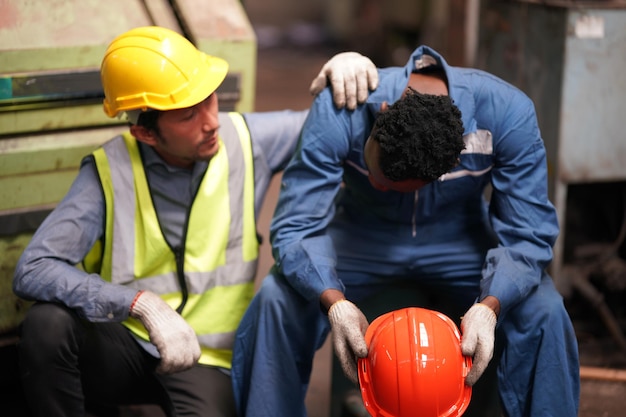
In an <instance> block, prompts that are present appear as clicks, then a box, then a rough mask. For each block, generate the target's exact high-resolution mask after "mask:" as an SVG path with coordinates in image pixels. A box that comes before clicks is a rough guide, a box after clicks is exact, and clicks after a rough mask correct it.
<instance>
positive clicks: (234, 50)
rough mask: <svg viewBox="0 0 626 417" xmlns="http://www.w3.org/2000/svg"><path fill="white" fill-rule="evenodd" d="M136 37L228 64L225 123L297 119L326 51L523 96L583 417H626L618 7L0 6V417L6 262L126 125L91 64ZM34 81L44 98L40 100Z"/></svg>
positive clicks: (625, 225)
mask: <svg viewBox="0 0 626 417" xmlns="http://www.w3.org/2000/svg"><path fill="white" fill-rule="evenodd" d="M44 4H45V7H44ZM146 24H156V25H162V26H166V27H172V28H177V29H178V30H180V31H181V32H184V33H185V34H187V35H188V36H190V37H191V38H193V41H194V43H196V45H197V46H199V48H200V49H203V50H204V51H205V52H208V53H212V54H215V55H219V56H222V57H224V58H225V59H227V60H228V61H229V62H230V64H231V73H230V74H229V77H228V79H227V82H226V83H225V84H224V85H223V86H222V87H220V88H221V91H220V104H221V106H222V109H223V110H227V109H236V110H238V111H251V110H256V111H265V110H279V109H285V108H292V109H303V108H306V107H308V105H309V104H310V102H311V96H310V95H309V93H308V86H309V83H310V81H311V80H312V79H313V77H314V76H315V75H316V74H317V72H318V71H319V69H320V68H321V66H322V65H323V64H324V62H326V60H327V59H328V58H329V57H330V56H332V54H333V53H335V52H338V51H344V50H356V51H358V52H361V53H363V54H366V55H368V56H370V57H371V58H372V59H373V60H374V62H375V63H376V64H377V65H378V66H388V65H404V63H405V61H406V59H407V57H408V53H409V52H410V51H411V50H413V49H414V47H415V46H416V45H418V44H427V45H430V46H432V47H433V48H435V49H436V50H438V51H440V52H441V53H442V54H443V55H444V56H445V57H446V58H447V60H448V62H449V63H451V64H453V65H460V66H475V67H478V68H482V69H485V70H487V71H490V72H492V73H494V74H496V75H498V76H500V77H502V78H503V79H505V80H507V81H509V82H511V83H512V84H514V85H516V86H517V87H519V88H520V89H522V90H523V91H525V92H526V93H527V94H528V95H529V96H530V97H531V98H532V99H533V101H534V102H535V106H536V109H537V113H538V117H539V123H540V127H541V130H542V134H543V137H544V141H545V143H546V148H547V150H548V157H549V161H548V162H549V169H550V179H549V180H550V184H549V187H550V192H551V198H552V201H553V203H554V204H555V207H556V208H557V211H558V213H559V216H560V222H561V236H560V238H559V240H558V242H557V244H556V245H555V248H554V255H555V257H554V261H553V265H552V267H551V273H552V275H553V277H554V279H555V282H556V284H557V287H558V288H559V290H560V291H561V293H562V294H563V296H564V298H565V300H566V305H567V307H568V311H569V312H570V316H571V317H572V320H573V322H574V325H575V329H576V333H577V337H578V340H579V346H580V353H581V367H582V368H581V369H583V370H584V372H583V397H582V399H581V412H580V416H581V417H592V416H618V415H623V414H619V413H620V412H621V413H623V404H624V402H623V398H624V395H626V376H625V375H626V336H625V334H626V303H625V302H624V301H625V300H626V260H625V259H626V244H625V242H624V240H625V238H626V169H625V168H624V166H625V165H626V137H625V133H624V129H623V127H622V125H623V124H622V123H621V122H622V120H621V119H622V118H623V116H622V114H623V112H624V110H623V109H624V108H625V107H626V71H624V66H625V65H626V61H625V59H624V57H626V1H622V0H606V1H601V0H596V1H576V0H569V1H568V0H560V1H559V0H554V1H551V0H543V1H539V0H537V1H533V0H500V1H496V0H492V1H488V0H482V1H480V0H420V1H415V0H386V1H383V0H345V1H336V0H324V1H319V0H299V1H297V2H296V1H289V0H242V1H241V2H239V1H237V0H169V1H168V0H143V1H142V0H108V1H107V2H94V1H83V0H36V1H28V2H23V1H21V0H0V253H1V254H2V255H0V398H1V399H2V400H1V401H0V403H1V404H9V405H8V407H9V408H8V409H7V410H5V411H6V414H5V411H1V410H0V414H2V415H7V416H13V415H15V416H17V415H26V414H24V413H25V411H24V410H23V407H22V405H21V404H19V399H20V395H19V388H18V387H17V381H16V379H15V356H14V353H15V343H16V341H17V332H16V328H17V325H18V324H19V321H20V320H21V318H22V317H23V313H24V311H25V310H26V309H27V308H28V303H27V302H25V301H24V300H19V299H17V298H16V297H15V296H14V295H13V294H12V292H11V289H10V281H11V278H12V272H13V268H14V266H15V262H16V260H17V258H18V257H19V254H20V253H21V250H22V249H23V248H24V246H25V245H26V244H27V242H28V239H29V236H30V235H31V234H32V232H33V231H34V229H35V228H36V226H37V225H38V224H39V223H40V221H41V220H42V219H43V217H44V216H45V215H46V214H47V213H49V211H50V210H51V208H52V207H54V205H55V203H56V202H58V201H59V199H60V198H61V197H62V196H63V195H64V193H65V192H66V191H67V188H68V187H69V184H70V183H71V180H72V179H73V177H74V175H75V173H76V169H77V167H78V163H79V162H80V159H81V157H82V156H83V155H84V154H86V153H88V152H89V151H90V149H92V148H93V147H95V146H97V145H99V144H100V143H101V142H102V141H104V140H106V139H108V138H110V137H112V136H113V134H112V133H114V132H118V131H119V130H120V129H123V128H124V126H123V125H122V124H120V121H117V120H114V121H110V120H108V119H106V118H105V116H104V115H103V114H102V111H101V107H100V100H101V91H100V90H99V86H98V83H99V78H98V74H97V67H98V66H99V61H100V57H101V55H102V52H103V50H104V48H105V47H106V44H107V43H108V42H109V41H110V40H111V39H112V38H113V37H114V36H115V35H116V34H118V33H121V32H123V31H125V30H127V29H129V28H131V27H134V26H140V25H146ZM32 80H38V85H43V86H45V88H44V89H43V90H39V91H34V90H32V85H33V83H32V82H31V81H32ZM7 83H13V86H12V91H13V93H12V94H13V95H12V96H11V97H9V96H8V95H7V93H6V91H7ZM29 89H30V90H29ZM16 92H19V93H21V94H22V95H21V96H18V94H16ZM277 181H278V179H275V180H274V182H273V187H272V192H271V193H270V195H269V197H268V200H267V201H266V204H265V207H264V210H263V213H262V217H261V223H260V226H259V228H260V232H261V234H262V235H263V236H264V237H265V242H264V244H263V246H262V261H261V264H260V268H259V273H258V275H257V277H258V280H261V279H262V277H263V276H264V274H265V273H266V271H267V270H268V268H269V266H270V264H271V262H272V259H271V254H270V251H269V247H268V243H267V228H268V225H269V220H270V218H271V215H272V210H273V207H274V203H275V198H276V194H277ZM331 357H332V353H331V350H330V348H329V344H328V343H326V345H325V346H324V347H323V348H322V349H321V350H320V352H319V354H318V357H317V358H316V363H315V369H314V374H313V380H312V382H311V388H310V392H309V397H308V398H307V405H308V407H309V415H310V416H311V417H327V416H329V415H330V414H329V410H330V408H331V406H330V401H331V400H330V396H331V392H330V391H331V386H330V378H331V370H330V367H331V364H332V360H331ZM10 399H12V400H13V401H10ZM16 402H18V404H15V403H16ZM620 404H621V405H622V406H619V405H620ZM0 407H2V406H0ZM146 410H148V411H146ZM150 410H151V411H152V412H153V413H155V414H151V415H160V414H159V412H158V410H154V409H150V408H147V409H144V410H143V411H141V410H139V411H137V413H142V412H143V413H145V414H143V415H150ZM333 417H334V416H333Z"/></svg>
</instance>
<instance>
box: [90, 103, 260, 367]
mask: <svg viewBox="0 0 626 417" xmlns="http://www.w3.org/2000/svg"><path fill="white" fill-rule="evenodd" d="M220 140H221V142H222V145H221V146H220V150H219V151H218V152H217V154H216V155H215V156H214V157H213V158H212V159H211V162H210V164H209V167H208V169H207V171H206V173H205V174H204V178H203V179H202V182H201V184H200V187H199V190H198V193H197V195H196V197H195V199H194V201H193V204H192V207H191V211H190V213H188V216H189V218H188V226H187V231H186V233H187V234H186V239H185V242H183V251H181V252H184V253H181V254H176V253H174V251H173V250H172V249H171V248H170V247H169V246H168V244H167V242H166V240H165V238H164V236H163V234H162V232H161V228H160V226H159V222H158V218H157V215H156V211H155V208H154V206H153V203H152V198H151V196H150V189H149V187H148V182H147V180H146V174H145V171H144V167H143V164H142V161H141V156H140V153H139V148H138V145H137V142H136V140H135V139H134V138H133V137H132V136H131V135H130V133H126V134H124V135H121V136H118V137H116V138H113V139H112V140H111V141H109V142H107V143H105V144H104V145H103V146H102V147H101V148H99V149H97V150H96V151H94V152H93V155H94V157H95V162H96V166H97V168H98V174H99V176H100V181H101V183H102V188H103V190H104V196H105V202H106V228H105V234H104V238H103V241H100V242H98V244H97V245H96V246H94V248H93V249H92V251H91V252H90V254H89V255H88V256H87V257H86V258H85V262H84V266H85V269H86V270H87V271H88V272H91V273H98V274H100V275H101V276H102V278H103V279H105V280H107V281H110V282H113V283H116V284H122V285H126V286H130V287H133V288H136V289H138V290H149V291H152V292H155V293H157V294H159V295H160V296H161V298H163V300H165V301H166V302H167V303H168V304H169V305H170V306H171V307H172V308H174V309H179V310H180V313H181V315H182V316H183V317H184V318H185V320H186V321H187V322H188V323H189V325H190V326H191V327H193V329H194V330H195V331H196V334H197V335H198V340H199V342H200V346H201V348H202V355H201V357H200V360H199V362H200V363H202V364H206V365H214V366H220V367H224V368H230V366H231V360H232V346H233V341H234V335H235V330H236V328H237V326H238V325H239V322H240V321H241V318H242V316H243V314H244V311H245V309H246V308H247V307H248V304H249V303H250V300H251V299H252V296H253V293H254V276H255V271H256V266H257V261H258V254H259V243H258V240H257V234H256V222H255V215H254V169H253V156H252V145H251V142H250V133H249V131H248V129H247V127H246V124H245V122H244V120H243V117H242V116H241V115H240V114H238V113H228V114H223V113H220ZM178 255H184V256H178ZM182 277H184V279H183V278H182ZM181 281H182V283H181ZM185 295H186V297H185ZM180 307H182V310H181V309H180ZM124 324H125V325H126V326H127V327H128V328H129V329H130V330H131V331H133V332H134V333H135V334H136V335H137V336H139V337H140V338H142V339H144V340H148V333H147V331H146V330H145V328H144V327H143V325H142V324H141V323H140V322H139V321H137V320H135V319H132V318H129V319H128V320H126V321H125V322H124Z"/></svg>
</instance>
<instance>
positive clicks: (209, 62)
mask: <svg viewBox="0 0 626 417" xmlns="http://www.w3.org/2000/svg"><path fill="white" fill-rule="evenodd" d="M227 72H228V63H227V62H226V61H224V60H223V59H221V58H217V57H214V56H210V55H207V54H205V53H203V52H201V51H199V50H198V49H197V48H196V47H195V46H194V45H193V44H192V43H191V42H189V41H188V40H187V39H186V38H184V37H183V36H181V35H179V34H178V33H176V32H174V31H172V30H170V29H165V28H162V27H157V26H147V27H139V28H135V29H131V30H129V31H128V32H126V33H123V34H121V35H120V36H118V37H117V38H115V39H114V40H113V42H111V44H110V45H109V47H108V48H107V50H106V52H105V54H104V58H103V60H102V65H101V67H100V77H101V79H102V86H103V88H104V103H103V105H104V112H105V113H106V114H107V115H108V116H109V117H115V116H116V115H118V114H119V113H120V112H124V111H130V110H143V111H145V110H148V109H154V110H173V109H182V108H186V107H191V106H193V105H195V104H198V103H199V102H201V101H202V100H204V99H205V98H207V97H208V96H209V95H211V94H212V93H213V92H214V91H215V90H216V89H217V87H219V85H220V84H221V83H222V81H224V78H225V77H226V73H227Z"/></svg>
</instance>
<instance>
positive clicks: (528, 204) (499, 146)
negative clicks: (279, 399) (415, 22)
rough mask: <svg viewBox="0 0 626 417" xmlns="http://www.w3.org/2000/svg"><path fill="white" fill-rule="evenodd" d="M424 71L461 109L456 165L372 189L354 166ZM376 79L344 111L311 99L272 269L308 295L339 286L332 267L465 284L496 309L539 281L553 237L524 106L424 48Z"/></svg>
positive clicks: (533, 123)
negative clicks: (472, 284) (398, 188)
mask: <svg viewBox="0 0 626 417" xmlns="http://www.w3.org/2000/svg"><path fill="white" fill-rule="evenodd" d="M433 65H434V66H437V67H439V68H441V69H443V71H444V72H445V75H446V77H447V82H448V90H449V95H450V98H451V99H452V100H453V102H454V104H455V105H456V106H457V107H458V108H459V109H460V111H461V113H462V121H463V126H464V140H465V142H466V149H465V150H464V151H463V152H462V154H461V155H460V163H459V165H458V166H457V167H455V168H454V169H453V170H452V171H451V172H449V173H447V174H445V175H443V176H442V177H441V178H440V179H439V180H438V181H435V182H433V183H431V184H429V185H427V186H426V187H424V188H422V189H420V190H419V191H416V192H411V193H400V192H394V191H387V192H383V191H378V190H376V189H374V188H373V187H372V186H371V185H370V183H369V181H368V178H367V176H368V171H367V166H366V165H365V163H364V160H363V148H364V145H365V142H366V140H367V138H368V137H369V134H370V131H371V129H372V126H373V123H374V120H375V118H376V115H377V113H378V111H379V109H380V106H381V104H382V103H383V102H387V103H388V104H389V105H391V104H392V103H394V102H395V101H397V100H398V99H399V98H400V97H401V95H402V94H403V92H404V91H405V89H406V88H407V85H408V81H409V76H410V74H411V73H412V72H419V71H421V70H423V69H424V68H426V67H429V66H433ZM379 77H380V85H379V87H378V88H377V89H376V91H374V92H372V93H371V95H370V96H369V98H368V100H367V102H366V103H365V104H363V105H360V106H359V107H358V108H357V109H356V110H355V111H347V110H338V109H336V108H335V107H334V105H333V101H332V94H331V92H330V91H329V88H327V89H326V90H324V91H323V92H322V93H321V94H320V95H319V96H318V97H317V98H316V99H315V101H314V104H313V106H312V108H311V110H310V113H309V115H308V118H307V120H306V122H305V125H304V127H303V131H302V138H301V143H300V145H299V147H298V150H297V152H296V154H295V156H294V158H293V160H292V161H291V162H290V164H289V165H288V167H287V168H286V170H285V172H284V175H283V179H282V187H281V194H280V197H279V201H278V204H277V208H276V213H275V216H274V219H273V221H272V225H271V229H270V230H271V232H270V237H271V240H272V245H273V254H274V258H275V259H276V261H277V266H278V267H279V270H280V271H281V272H282V273H283V274H284V275H285V276H286V278H287V280H288V281H289V282H290V284H291V285H292V286H293V287H294V288H295V289H296V290H297V291H298V292H299V293H300V294H301V295H302V296H303V297H305V298H306V299H308V300H317V299H318V298H319V297H320V295H321V293H322V292H323V291H325V290H327V289H339V290H344V289H345V287H344V283H342V282H341V280H340V278H341V275H340V274H338V272H337V271H338V269H339V270H344V271H357V272H362V273H363V274H371V275H372V276H373V275H376V277H377V278H380V277H385V276H387V277H392V276H393V277H411V278H412V279H418V280H425V281H426V280H445V279H446V278H456V277H468V276H469V277H476V280H475V281H476V293H477V294H478V292H479V291H480V295H479V298H480V299H482V298H484V297H486V296H488V295H493V296H495V297H497V298H498V299H499V300H500V303H501V308H502V311H501V315H503V314H506V311H507V309H509V308H511V307H512V306H514V305H515V304H516V303H517V302H518V301H519V300H522V299H524V297H526V296H527V295H528V294H529V293H530V291H531V290H532V289H534V288H535V287H537V286H538V285H539V282H540V280H541V277H542V275H543V274H544V273H545V271H544V269H545V268H546V267H547V266H548V264H549V263H550V261H551V260H552V246H553V244H554V242H555V239H556V237H557V235H558V230H559V229H558V222H557V217H556V212H555V210H554V207H553V205H552V204H551V203H550V201H549V200H548V193H547V164H546V154H545V147H544V143H543V141H542V138H541V135H540V132H539V128H538V125H537V119H536V114H535V109H534V106H533V103H532V101H531V100H530V99H529V98H528V97H527V96H526V95H525V94H524V93H522V92H521V91H520V90H518V89H517V88H515V87H513V86H512V85H510V84H508V83H506V82H505V81H503V80H501V79H499V78H497V77H495V76H493V75H491V74H488V73H486V72H484V71H480V70H477V69H468V68H458V67H452V66H449V65H448V64H447V63H446V62H445V60H444V59H443V58H442V57H441V56H440V55H439V54H438V53H437V52H436V51H434V50H432V49H430V48H428V47H425V46H421V47H419V48H417V49H416V50H415V51H414V52H413V53H412V54H411V57H410V59H409V61H408V63H407V64H406V66H404V67H392V68H385V69H379ZM486 190H488V191H489V194H490V199H489V201H487V197H486ZM479 282H480V289H478V286H479Z"/></svg>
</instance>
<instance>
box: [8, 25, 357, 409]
mask: <svg viewBox="0 0 626 417" xmlns="http://www.w3.org/2000/svg"><path fill="white" fill-rule="evenodd" d="M339 64H340V66H342V65H343V66H344V67H345V65H344V64H341V63H339ZM345 64H348V67H347V68H341V70H342V71H344V70H345V74H347V78H345V77H344V76H343V75H342V74H343V73H342V72H341V71H340V68H338V67H336V66H333V67H332V68H326V71H327V72H328V73H329V74H333V77H334V78H335V79H336V80H337V82H338V83H339V85H338V86H337V91H339V90H341V89H343V88H344V84H345V85H348V86H349V85H351V84H350V81H351V78H350V74H351V73H352V72H353V71H352V69H351V68H350V67H349V65H351V64H350V62H346V63H345ZM227 70H228V65H227V63H226V62H225V61H224V60H222V59H220V58H217V57H212V56H208V55H206V54H204V53H202V52H200V51H198V50H197V49H196V48H195V47H194V46H193V45H192V44H191V43H190V42H189V41H187V40H186V39H185V38H183V37H182V36H181V35H179V34H177V33H175V32H172V31H170V30H168V29H164V28H159V27H144V28H136V29H132V30H130V31H128V32H126V33H123V34H121V35H120V36H118V37H117V38H116V39H115V40H113V42H112V43H111V44H110V45H109V48H108V49H107V51H106V54H105V56H104V59H103V61H102V67H101V75H102V82H103V87H104V92H105V99H104V110H105V112H106V114H107V115H108V116H110V117H115V116H118V115H120V114H123V113H126V114H127V116H128V119H129V121H130V131H129V132H127V133H124V134H123V135H120V136H118V137H115V138H113V139H112V140H110V141H109V142H107V143H106V144H104V145H103V146H102V147H101V148H99V149H97V150H96V151H94V152H93V153H92V154H91V155H89V156H87V157H86V158H85V159H84V160H83V162H82V166H81V168H80V172H79V174H78V176H77V178H76V179H75V181H74V183H73V184H72V187H71V189H70V190H69V192H68V194H67V195H66V196H65V198H64V199H63V201H61V202H60V203H59V205H58V206H57V207H56V208H55V210H54V211H53V212H52V213H51V214H50V215H49V216H48V218H47V219H46V220H45V221H44V222H43V224H42V225H41V226H40V227H39V229H38V230H37V232H36V233H35V235H34V236H33V238H32V241H31V242H30V244H29V245H28V247H27V248H26V250H25V251H24V253H23V255H22V257H21V259H20V261H19V263H18V265H17V268H16V271H15V278H14V283H13V287H14V291H15V293H16V294H17V295H18V296H20V297H23V298H25V299H30V300H35V301H37V302H36V303H35V304H34V305H33V306H32V307H31V308H30V309H29V311H28V312H27V315H26V318H25V320H24V323H23V325H22V332H21V338H20V342H19V346H18V348H19V357H20V364H19V365H20V374H21V379H22V381H21V382H22V386H23V389H24V392H25V397H26V399H27V402H28V405H29V407H30V408H31V411H32V414H33V415H34V416H46V417H52V416H65V417H67V416H80V417H83V416H85V413H86V410H90V411H92V412H94V411H95V410H111V409H112V410H115V409H116V407H117V405H120V404H130V403H147V402H149V403H157V404H159V405H160V406H161V407H162V408H163V410H164V412H165V414H166V415H167V416H178V415H202V416H229V417H232V416H234V415H235V408H234V402H233V394H232V386H231V380H230V376H229V374H230V365H231V357H232V343H233V339H234V333H235V329H236V327H237V325H238V324H239V320H240V318H241V316H242V315H243V313H244V311H245V309H246V307H247V306H248V303H249V301H250V299H251V297H252V295H253V291H254V277H255V272H256V264H257V258H258V244H259V243H258V237H257V227H256V219H257V215H258V213H259V210H260V208H261V203H262V202H263V198H264V196H265V192H266V190H267V188H268V185H269V182H270V179H271V176H272V175H273V174H275V173H276V172H278V171H280V170H282V169H283V168H284V166H285V165H286V163H287V161H288V160H289V158H290V157H291V155H292V154H293V152H294V150H295V146H296V143H297V138H298V136H299V133H300V129H301V127H302V123H303V121H304V118H305V117H306V114H307V112H306V111H304V112H291V111H282V112H268V113H247V114H243V115H242V114H238V113H222V112H219V105H218V97H217V94H216V93H215V90H216V89H217V87H218V86H219V85H220V84H221V83H222V81H223V80H224V77H225V76H226V73H227ZM348 90H349V91H348V92H347V93H346V94H348V97H347V98H346V97H341V98H340V102H341V103H342V104H343V103H346V101H350V102H351V97H350V94H356V92H352V93H350V91H351V89H350V88H349V87H348ZM81 262H82V263H84V270H83V269H81V268H78V267H76V266H75V265H76V264H79V263H81Z"/></svg>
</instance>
